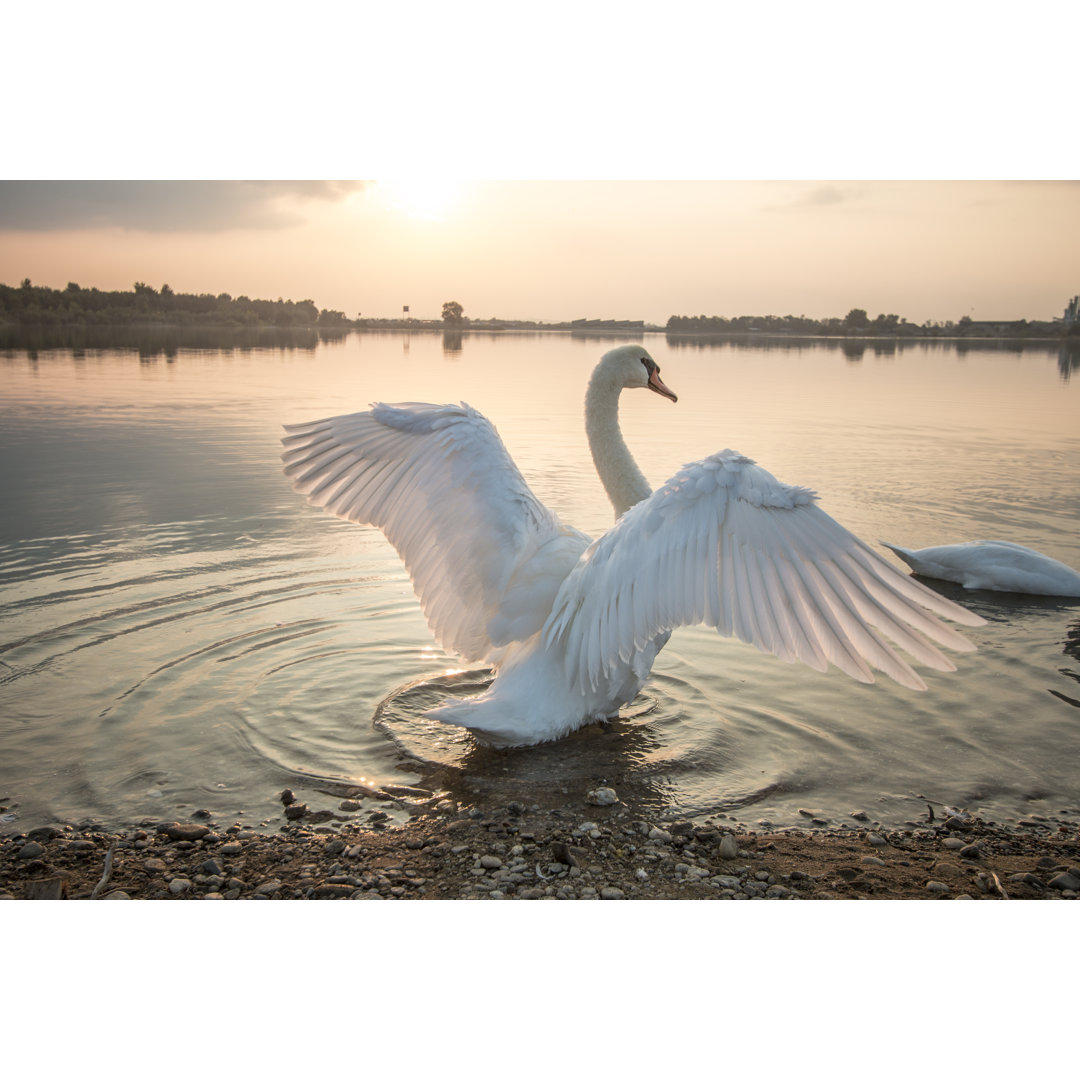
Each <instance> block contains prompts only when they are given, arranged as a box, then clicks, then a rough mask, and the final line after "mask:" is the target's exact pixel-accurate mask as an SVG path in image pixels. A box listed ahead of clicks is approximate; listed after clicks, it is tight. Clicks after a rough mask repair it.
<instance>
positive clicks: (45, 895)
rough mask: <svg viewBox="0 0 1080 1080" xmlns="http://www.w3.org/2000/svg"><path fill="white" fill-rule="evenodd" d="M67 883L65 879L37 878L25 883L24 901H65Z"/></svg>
mask: <svg viewBox="0 0 1080 1080" xmlns="http://www.w3.org/2000/svg"><path fill="white" fill-rule="evenodd" d="M67 893H68V883H67V878H66V877H51V878H39V879H38V880H37V881H28V882H27V883H26V892H25V893H24V894H23V899H25V900H66V899H67Z"/></svg>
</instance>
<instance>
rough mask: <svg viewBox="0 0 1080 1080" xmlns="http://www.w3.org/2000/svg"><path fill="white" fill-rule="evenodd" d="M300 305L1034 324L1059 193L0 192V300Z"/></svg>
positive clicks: (529, 186)
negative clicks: (74, 297) (65, 296)
mask: <svg viewBox="0 0 1080 1080" xmlns="http://www.w3.org/2000/svg"><path fill="white" fill-rule="evenodd" d="M26 277H29V278H30V279H31V280H32V281H33V282H34V283H35V284H38V285H49V286H52V287H54V288H63V287H64V286H66V284H67V283H68V282H69V281H74V282H77V283H78V284H80V285H82V286H83V287H89V286H96V287H98V288H101V289H130V288H131V286H132V283H133V282H135V281H144V282H146V283H147V284H150V285H153V286H154V287H160V286H161V284H162V283H168V284H169V285H170V286H171V287H172V288H173V289H174V290H176V291H179V292H195V293H204V292H209V293H214V294H217V293H221V292H228V293H230V294H231V295H233V296H238V295H247V296H250V297H252V298H265V299H276V298H277V297H284V298H285V299H293V300H302V299H312V300H314V301H315V303H316V304H317V305H318V306H319V307H326V308H332V309H336V310H341V311H344V312H345V314H346V315H347V316H349V317H350V318H352V317H355V316H356V315H357V313H358V312H360V313H363V314H364V315H367V316H389V317H393V316H396V315H399V314H400V313H401V310H402V306H403V305H405V304H408V305H409V306H410V311H411V314H412V315H413V316H415V317H418V318H437V317H438V316H439V314H440V312H441V307H442V303H443V301H446V300H457V301H458V302H460V303H461V304H462V305H463V307H464V309H465V313H466V315H470V316H473V317H477V318H487V317H491V316H496V317H500V318H523V319H542V320H546V321H555V320H564V319H574V318H582V317H589V318H617V319H645V320H647V321H649V322H659V323H662V322H664V321H666V319H667V318H668V316H670V315H673V314H683V315H696V314H707V315H727V316H732V315H740V314H775V315H785V314H793V315H808V316H811V317H816V318H821V317H827V316H832V315H844V314H845V313H846V312H847V311H848V310H849V309H850V308H852V307H861V308H865V309H866V310H867V311H868V312H869V313H870V315H871V316H874V315H876V314H877V313H879V312H884V313H892V312H895V313H896V314H899V315H901V316H904V317H906V318H907V319H909V320H911V321H913V322H923V321H925V320H926V319H933V320H946V319H957V318H959V317H960V316H962V315H970V316H971V317H972V318H975V319H1018V318H1028V319H1049V318H1052V317H1055V316H1059V315H1060V314H1061V310H1062V308H1063V307H1064V305H1065V303H1066V301H1067V300H1068V298H1069V297H1071V296H1073V295H1075V294H1076V293H1077V292H1078V291H1080V183H1077V182H1070V181H1046V182H1030V181H1027V182H1026V181H895V182H894V181H858V180H845V181H636V180H634V181H630V180H624V181H610V180H591V181H538V182H528V181H470V180H454V179H444V178H443V177H442V176H441V174H440V173H439V172H438V171H436V170H431V171H429V172H425V173H417V174H416V176H415V178H414V179H411V180H398V181H369V182H361V181H340V182H320V181H296V182H287V181H260V182H245V181H229V182H203V181H175V182H174V181H170V182H165V181H149V182H133V181H113V182H98V181H51V182H32V181H22V182H19V181H7V182H3V183H0V281H2V282H4V283H5V284H9V285H16V284H18V283H19V281H21V280H22V279H23V278H26Z"/></svg>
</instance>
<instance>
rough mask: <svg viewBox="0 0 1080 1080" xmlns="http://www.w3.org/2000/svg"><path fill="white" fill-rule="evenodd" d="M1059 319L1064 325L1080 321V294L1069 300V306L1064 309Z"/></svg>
mask: <svg viewBox="0 0 1080 1080" xmlns="http://www.w3.org/2000/svg"><path fill="white" fill-rule="evenodd" d="M1061 321H1062V322H1063V323H1064V324H1065V325H1066V326H1072V325H1073V324H1074V323H1077V322H1080V296H1074V297H1073V298H1072V299H1071V300H1070V301H1069V306H1068V307H1067V308H1066V309H1065V314H1064V315H1063V316H1062V320H1061Z"/></svg>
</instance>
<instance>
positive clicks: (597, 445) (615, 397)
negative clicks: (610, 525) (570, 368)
mask: <svg viewBox="0 0 1080 1080" xmlns="http://www.w3.org/2000/svg"><path fill="white" fill-rule="evenodd" d="M621 392H622V384H621V383H620V382H619V381H618V380H617V378H616V377H615V372H612V371H609V370H605V366H604V365H603V364H601V365H600V366H599V367H598V368H597V369H596V370H595V371H594V372H593V375H592V378H591V379H590V380H589V389H588V391H587V392H586V394H585V433H586V434H587V435H588V437H589V449H590V450H591V451H592V458H593V463H594V464H595V465H596V471H597V473H598V474H599V476H600V481H601V483H602V484H603V485H604V490H605V491H606V492H607V494H608V498H609V499H610V500H611V504H612V506H614V507H615V516H616V517H617V518H618V517H622V515H623V514H625V513H626V511H627V510H629V509H630V507H631V506H633V505H634V504H635V503H639V502H641V500H642V499H647V498H648V497H649V496H650V495H651V494H652V488H650V487H649V484H648V481H647V480H646V479H645V477H644V476H642V474H641V470H640V469H639V468H638V466H637V462H636V461H634V458H633V455H632V454H631V453H630V451H629V449H628V448H627V446H626V442H625V440H624V439H623V437H622V431H621V430H620V429H619V394H620V393H621Z"/></svg>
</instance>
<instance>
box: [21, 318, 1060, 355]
mask: <svg viewBox="0 0 1080 1080" xmlns="http://www.w3.org/2000/svg"><path fill="white" fill-rule="evenodd" d="M76 333H85V334H87V335H88V336H91V337H98V336H100V337H108V336H110V335H120V336H133V335H137V334H158V333H160V334H181V335H182V334H191V335H193V336H197V335H223V336H225V335H235V336H258V335H260V334H284V335H291V336H302V335H311V336H317V337H322V338H326V339H329V340H333V339H338V338H341V337H345V336H347V335H348V334H350V333H358V334H379V333H383V334H385V333H392V334H414V333H415V334H442V335H444V336H449V337H465V336H467V335H469V334H563V335H571V336H575V337H590V338H598V339H606V338H610V339H612V340H616V339H625V338H628V337H632V338H642V337H644V336H645V335H651V336H657V335H663V336H664V337H666V338H668V339H669V340H676V341H684V342H687V343H691V342H709V341H717V342H721V341H740V342H754V341H760V342H768V341H820V342H836V343H838V344H842V343H857V342H876V343H888V344H895V345H908V344H911V345H915V344H922V343H926V342H970V343H972V344H976V343H979V344H985V343H990V344H993V343H1006V342H1007V343H1010V344H1024V343H1029V344H1033V345H1034V344H1044V345H1054V344H1057V345H1073V346H1075V347H1077V348H1080V338H1077V337H1076V336H1075V335H1067V334H1065V333H1061V334H1053V333H1046V332H1043V333H1018V334H1008V333H1002V334H957V333H948V332H940V333H933V332H931V333H917V334H916V333H903V334H856V333H851V334H813V333H798V332H791V331H782V330H760V331H746V330H713V331H694V330H668V329H666V328H665V327H663V326H656V325H648V326H644V327H633V328H630V327H626V328H622V327H618V326H584V327H582V326H573V325H569V324H562V323H560V324H539V325H538V324H535V323H518V322H509V321H508V322H505V323H499V324H497V325H493V324H490V323H483V322H476V323H469V324H466V325H463V326H458V327H447V326H444V325H442V324H441V323H438V322H435V321H430V322H429V321H420V320H417V321H416V322H412V323H405V322H402V321H400V320H385V321H383V320H379V321H375V320H365V321H364V325H344V326H333V327H328V326H319V325H317V324H312V325H296V324H293V325H275V324H269V323H268V324H249V325H240V324H237V323H227V322H221V323H202V322H156V321H153V322H151V321H147V322H129V323H115V324H112V323H86V322H77V321H73V322H61V323H57V322H50V323H38V322H19V321H10V320H5V321H0V336H15V337H18V336H23V335H26V336H28V337H42V338H47V337H63V336H65V335H70V334H76ZM0 347H5V348H18V347H20V346H18V345H17V344H11V343H3V342H0Z"/></svg>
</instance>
